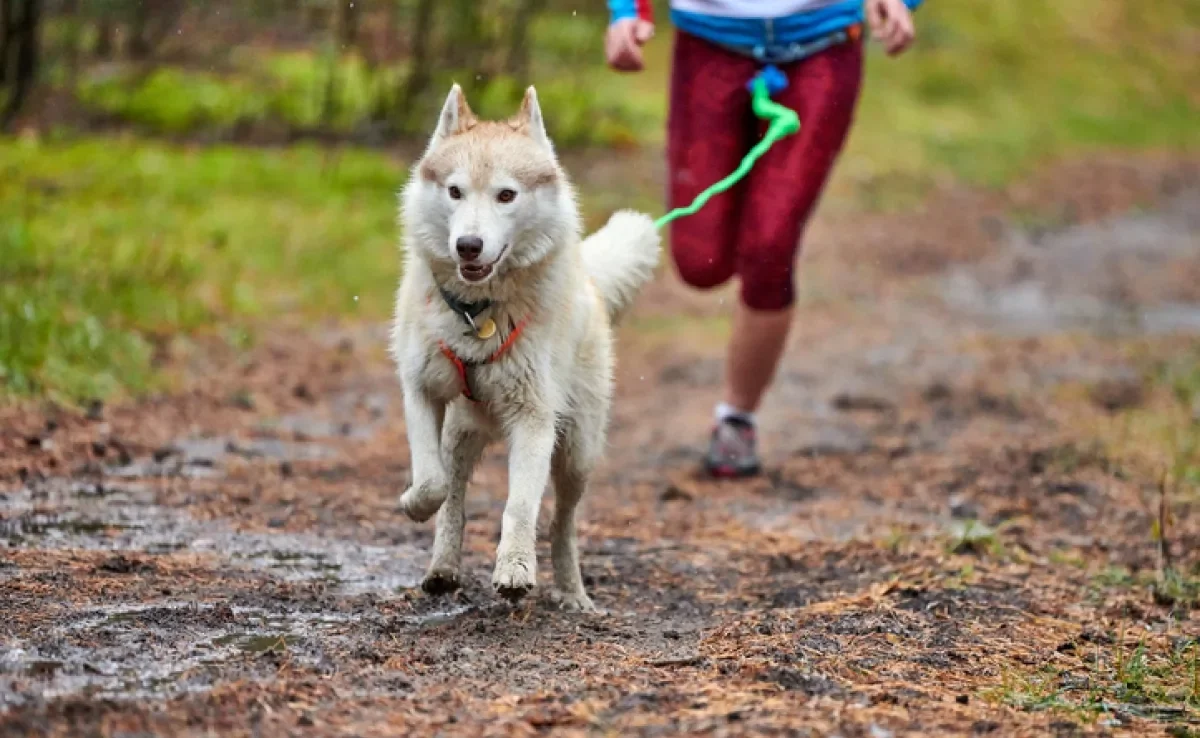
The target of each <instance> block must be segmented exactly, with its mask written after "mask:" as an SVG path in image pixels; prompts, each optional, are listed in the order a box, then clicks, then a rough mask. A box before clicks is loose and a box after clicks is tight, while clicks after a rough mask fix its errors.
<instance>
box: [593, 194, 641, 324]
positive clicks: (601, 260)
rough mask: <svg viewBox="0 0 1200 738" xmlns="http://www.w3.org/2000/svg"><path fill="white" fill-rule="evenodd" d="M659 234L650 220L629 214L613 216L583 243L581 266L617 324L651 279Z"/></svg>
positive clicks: (629, 212) (614, 214)
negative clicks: (585, 270) (582, 265)
mask: <svg viewBox="0 0 1200 738" xmlns="http://www.w3.org/2000/svg"><path fill="white" fill-rule="evenodd" d="M659 243H660V240H659V237H658V230H657V229H656V228H655V227H654V221H653V220H651V219H650V216H648V215H643V214H642V213H635V212H633V211H632V210H620V211H617V212H616V213H613V215H612V217H611V218H609V219H608V222H607V223H605V224H604V227H603V228H601V229H600V230H598V231H596V232H595V233H593V234H592V235H590V236H588V237H587V238H586V239H584V241H583V244H582V249H583V263H584V267H585V268H586V269H587V273H588V276H589V277H591V279H592V283H593V284H595V285H596V288H597V289H598V290H599V291H600V295H601V297H603V298H604V305H605V307H607V308H608V319H609V322H610V323H612V324H614V325H615V324H616V323H617V321H618V320H620V319H621V316H622V315H623V314H624V313H625V310H626V309H627V308H628V307H629V306H630V305H631V304H633V300H634V298H635V297H637V293H638V290H640V289H641V288H642V286H643V285H644V284H646V283H647V282H649V281H650V278H651V277H653V276H654V268H655V267H656V266H657V265H658V255H659Z"/></svg>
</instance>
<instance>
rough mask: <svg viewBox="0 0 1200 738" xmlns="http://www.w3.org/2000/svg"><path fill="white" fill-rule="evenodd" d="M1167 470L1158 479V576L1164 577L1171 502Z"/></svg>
mask: <svg viewBox="0 0 1200 738" xmlns="http://www.w3.org/2000/svg"><path fill="white" fill-rule="evenodd" d="M1168 475H1169V472H1167V471H1163V475H1162V478H1161V479H1159V481H1158V576H1159V578H1164V577H1166V575H1167V572H1168V571H1170V569H1171V568H1172V567H1171V563H1172V562H1171V538H1170V535H1169V532H1170V531H1169V528H1168V526H1169V525H1170V518H1171V502H1170V499H1171V498H1170V495H1169V494H1168V492H1167V478H1168Z"/></svg>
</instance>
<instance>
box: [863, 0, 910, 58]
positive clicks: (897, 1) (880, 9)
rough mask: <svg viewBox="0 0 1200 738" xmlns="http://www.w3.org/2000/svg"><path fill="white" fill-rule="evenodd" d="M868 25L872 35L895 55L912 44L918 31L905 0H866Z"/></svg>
mask: <svg viewBox="0 0 1200 738" xmlns="http://www.w3.org/2000/svg"><path fill="white" fill-rule="evenodd" d="M866 11H867V13H866V15H867V25H868V26H870V28H871V35H872V36H873V37H874V38H875V40H876V41H878V42H880V43H882V44H883V47H884V48H885V49H887V53H888V54H889V55H891V56H895V55H896V54H899V53H900V52H902V51H904V50H905V49H907V48H908V47H909V45H910V44H912V40H913V36H914V35H915V33H916V31H915V30H914V29H913V21H912V13H910V12H909V11H908V6H907V5H905V4H904V2H903V0H866Z"/></svg>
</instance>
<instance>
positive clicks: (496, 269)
mask: <svg viewBox="0 0 1200 738" xmlns="http://www.w3.org/2000/svg"><path fill="white" fill-rule="evenodd" d="M404 219H405V228H406V229H408V230H409V235H410V238H409V239H408V242H409V244H410V247H411V248H416V249H420V250H421V251H422V252H423V255H424V256H425V258H427V259H429V260H431V261H432V262H434V263H438V264H441V265H443V266H445V267H449V266H453V267H454V269H455V272H456V274H457V276H458V278H459V279H460V280H462V281H463V282H464V283H466V284H467V285H472V286H482V285H485V284H487V283H488V282H491V281H493V280H500V279H503V277H504V275H505V274H506V273H508V272H510V271H513V270H517V269H521V268H523V267H528V266H530V265H532V264H536V263H538V262H540V261H542V260H543V259H545V258H546V257H547V256H548V255H549V254H551V253H552V252H553V251H554V250H555V249H556V248H558V247H561V246H562V245H563V244H565V243H567V242H568V241H569V240H570V238H571V235H572V234H573V233H575V234H577V233H578V227H579V225H578V219H579V216H578V211H577V209H576V207H575V202H574V195H573V193H572V191H571V187H570V183H569V182H567V179H566V175H565V174H564V173H563V171H562V168H561V167H560V166H559V164H558V160H557V158H556V157H555V155H554V147H553V145H552V144H551V142H550V139H549V137H548V136H547V135H546V129H545V125H544V124H543V122H542V111H541V108H540V107H539V106H538V100H537V93H536V92H535V91H534V89H533V88H532V87H530V88H529V89H528V90H527V91H526V92H525V99H524V101H523V102H522V104H521V109H520V112H518V113H517V115H516V117H514V118H512V119H511V120H507V121H483V120H479V119H478V118H476V117H475V115H474V114H473V113H472V112H471V109H470V108H469V107H468V106H467V101H466V99H465V97H464V96H463V93H462V89H461V88H459V86H458V85H455V86H454V87H453V88H452V89H451V90H450V95H449V96H448V97H447V98H446V103H445V105H444V106H443V107H442V112H441V115H440V116H439V118H438V124H437V128H436V130H435V131H434V133H433V138H432V139H431V140H430V142H429V146H428V148H427V149H426V151H425V154H424V156H422V158H421V160H420V161H419V162H418V163H417V166H416V167H415V169H414V173H413V177H412V179H411V180H410V182H409V184H408V186H407V187H406V188H405V193H404Z"/></svg>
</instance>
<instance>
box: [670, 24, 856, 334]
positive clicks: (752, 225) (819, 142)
mask: <svg viewBox="0 0 1200 738" xmlns="http://www.w3.org/2000/svg"><path fill="white" fill-rule="evenodd" d="M759 68H760V65H759V64H758V63H757V62H755V61H754V60H752V59H749V58H746V57H743V56H740V55H738V54H735V53H733V52H730V51H726V50H724V49H722V48H720V47H718V46H714V45H713V44H710V43H708V42H707V41H704V40H702V39H699V38H696V37H695V36H690V35H688V34H685V33H677V34H676V37H675V58H674V63H673V70H672V75H671V109H670V114H669V119H668V122H667V162H668V168H669V171H670V174H669V177H670V184H669V188H670V204H671V207H672V208H675V207H680V206H684V205H688V204H689V203H691V201H692V200H693V199H694V198H695V197H696V195H698V194H700V192H701V191H702V190H704V189H705V188H706V187H708V186H710V185H712V184H713V183H714V182H717V181H718V180H720V179H722V178H724V177H725V176H726V175H728V174H729V173H730V172H732V171H733V170H734V169H736V168H737V165H738V163H739V162H740V161H741V158H742V157H743V156H745V154H746V152H747V151H749V150H750V148H751V147H752V146H753V145H754V143H755V142H756V141H757V140H758V139H759V138H761V137H762V135H763V132H764V131H765V130H766V125H765V124H764V123H762V121H759V120H758V119H757V118H755V117H754V113H753V112H752V111H751V109H750V93H749V91H748V90H747V89H746V83H747V82H748V81H750V78H751V77H753V76H754V75H755V74H756V73H757V72H758V70H759ZM782 69H783V71H784V72H785V73H786V74H787V77H788V86H787V89H785V90H784V91H783V92H781V93H779V94H778V95H776V96H775V99H776V100H777V101H778V102H779V103H781V104H783V105H786V106H788V107H790V108H792V109H793V110H795V111H796V112H797V113H798V114H799V115H800V132H799V133H798V134H796V135H794V136H790V137H788V138H786V139H783V140H782V141H780V142H779V143H776V144H775V145H774V146H773V147H771V149H770V150H769V151H767V153H766V154H764V155H763V157H762V158H761V159H759V160H758V162H757V163H756V164H755V166H754V169H753V170H751V172H750V174H749V175H747V177H746V178H745V179H744V180H742V181H741V182H740V183H738V185H737V186H736V187H734V188H733V189H732V190H730V191H729V192H727V193H725V194H721V195H717V196H716V197H714V198H713V199H712V200H711V201H709V203H708V204H707V205H705V206H704V207H703V208H701V210H700V212H698V213H696V214H695V215H692V216H689V217H686V218H681V219H679V220H677V221H675V222H674V223H672V224H671V252H672V255H673V257H674V260H675V266H676V268H677V269H678V270H679V275H680V277H681V278H682V279H683V280H684V281H685V282H687V283H688V284H690V285H692V286H693V287H700V288H710V287H716V286H718V285H721V284H724V283H725V282H726V281H728V280H729V278H730V277H732V276H733V275H735V274H736V275H738V277H740V278H741V295H742V301H743V302H744V303H745V304H746V305H747V306H748V307H750V308H753V309H755V310H783V309H785V308H787V307H788V306H789V305H791V303H792V300H793V290H794V288H793V276H792V272H793V268H794V265H795V261H796V254H797V252H798V250H799V248H800V235H801V232H802V231H803V229H804V225H805V223H806V222H807V220H808V217H809V214H810V213H811V212H812V210H813V207H814V206H815V205H816V203H817V200H818V199H819V197H820V195H821V190H822V189H823V188H824V186H825V180H826V178H827V177H828V175H829V172H830V170H831V169H832V168H833V162H834V160H835V159H836V158H837V156H838V153H839V152H840V151H841V149H842V143H843V141H845V138H846V133H847V131H848V130H849V128H850V123H851V121H852V120H853V118H854V106H855V103H856V102H857V100H858V90H859V84H860V82H861V80H862V44H861V42H859V41H851V42H846V43H843V44H839V45H838V46H834V47H831V48H829V49H826V50H824V51H822V52H820V53H818V54H816V55H814V56H811V57H809V58H807V59H804V60H801V61H799V62H795V63H793V64H788V65H785V66H783V67H782Z"/></svg>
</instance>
